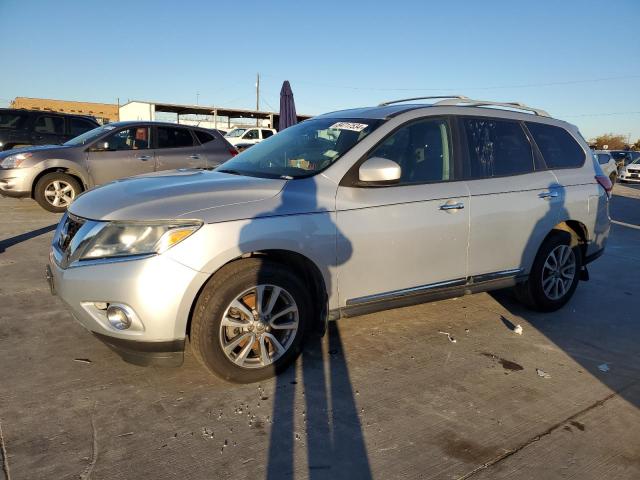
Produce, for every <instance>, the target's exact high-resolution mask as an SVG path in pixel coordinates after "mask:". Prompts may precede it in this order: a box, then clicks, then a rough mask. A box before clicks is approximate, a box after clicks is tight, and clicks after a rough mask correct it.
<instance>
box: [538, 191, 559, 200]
mask: <svg viewBox="0 0 640 480" xmlns="http://www.w3.org/2000/svg"><path fill="white" fill-rule="evenodd" d="M557 196H558V192H556V191H555V190H554V191H552V192H542V193H541V194H540V195H538V197H540V198H556V197H557Z"/></svg>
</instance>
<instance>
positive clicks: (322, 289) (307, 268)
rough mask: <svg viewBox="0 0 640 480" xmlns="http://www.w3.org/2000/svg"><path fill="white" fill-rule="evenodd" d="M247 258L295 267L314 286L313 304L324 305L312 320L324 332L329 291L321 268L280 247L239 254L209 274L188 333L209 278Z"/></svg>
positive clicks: (189, 320)
mask: <svg viewBox="0 0 640 480" xmlns="http://www.w3.org/2000/svg"><path fill="white" fill-rule="evenodd" d="M247 258H263V259H265V260H271V261H273V262H276V263H279V264H281V265H283V266H286V267H288V268H293V271H294V272H295V273H296V274H297V275H298V276H299V277H300V278H301V279H302V280H303V281H304V282H305V283H306V284H307V285H309V286H312V287H313V288H310V289H309V293H310V294H311V303H312V305H322V308H321V309H314V312H315V315H314V318H313V321H312V324H313V327H314V329H316V328H317V330H319V331H321V332H324V329H325V321H326V318H327V314H328V311H327V310H328V297H329V294H328V291H327V285H326V283H325V280H324V277H323V276H322V273H321V271H320V268H319V267H318V266H317V265H316V263H315V262H314V261H313V260H311V259H310V258H309V257H307V256H305V255H303V254H301V253H299V252H295V251H293V250H280V249H265V250H257V251H254V252H250V253H244V254H242V255H239V256H237V257H235V258H233V259H231V260H229V261H228V262H226V263H224V264H223V265H220V267H219V268H218V269H216V271H215V272H213V273H212V274H211V275H209V278H208V279H207V281H206V282H204V283H203V285H202V286H201V287H200V290H198V293H197V294H196V295H195V297H194V299H193V302H192V304H191V308H190V311H189V317H188V319H187V325H186V332H185V333H186V335H187V336H189V337H190V336H191V320H192V318H193V312H194V309H195V306H196V303H197V302H198V298H200V295H201V293H202V290H204V288H205V286H206V285H207V283H208V281H209V279H211V278H212V277H213V276H215V275H216V274H217V273H218V272H219V271H220V270H222V269H223V268H225V267H227V266H229V265H231V264H233V263H236V262H242V261H243V260H245V259H247Z"/></svg>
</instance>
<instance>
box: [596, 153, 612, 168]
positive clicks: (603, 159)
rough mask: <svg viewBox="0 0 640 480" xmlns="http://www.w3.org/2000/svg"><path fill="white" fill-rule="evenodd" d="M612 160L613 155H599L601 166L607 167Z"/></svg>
mask: <svg viewBox="0 0 640 480" xmlns="http://www.w3.org/2000/svg"><path fill="white" fill-rule="evenodd" d="M610 158H611V155H608V154H606V153H598V163H599V164H600V165H606V164H607V163H609V159H610Z"/></svg>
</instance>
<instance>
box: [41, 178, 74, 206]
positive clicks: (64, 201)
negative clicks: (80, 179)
mask: <svg viewBox="0 0 640 480" xmlns="http://www.w3.org/2000/svg"><path fill="white" fill-rule="evenodd" d="M75 197H76V192H75V190H74V189H73V186H71V185H69V184H68V183H67V182H65V181H64V180H54V181H52V182H51V183H49V184H48V185H47V186H46V188H45V189H44V198H45V199H46V200H47V202H49V203H50V204H51V205H53V206H54V207H65V208H66V207H68V206H69V205H71V202H73V199H74V198H75Z"/></svg>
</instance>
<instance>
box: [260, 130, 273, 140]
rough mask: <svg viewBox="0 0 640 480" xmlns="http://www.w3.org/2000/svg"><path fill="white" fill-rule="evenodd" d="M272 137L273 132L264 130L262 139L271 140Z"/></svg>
mask: <svg viewBox="0 0 640 480" xmlns="http://www.w3.org/2000/svg"><path fill="white" fill-rule="evenodd" d="M271 135H273V132H272V131H271V130H262V139H263V140H264V139H265V138H269V137H270V136H271Z"/></svg>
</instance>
